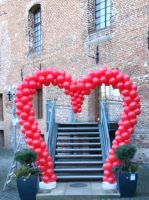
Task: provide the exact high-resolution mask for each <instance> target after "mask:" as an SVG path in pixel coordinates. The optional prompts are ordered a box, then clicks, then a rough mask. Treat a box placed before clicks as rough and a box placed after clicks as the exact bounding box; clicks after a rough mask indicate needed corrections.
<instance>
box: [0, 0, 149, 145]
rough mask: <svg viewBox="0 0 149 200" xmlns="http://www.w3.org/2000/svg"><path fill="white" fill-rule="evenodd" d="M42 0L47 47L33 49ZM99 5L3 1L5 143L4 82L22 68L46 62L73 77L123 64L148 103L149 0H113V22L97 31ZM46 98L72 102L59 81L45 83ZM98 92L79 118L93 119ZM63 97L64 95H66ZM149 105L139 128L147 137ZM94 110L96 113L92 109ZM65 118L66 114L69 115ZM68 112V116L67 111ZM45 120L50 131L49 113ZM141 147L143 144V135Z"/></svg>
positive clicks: (85, 0) (0, 67)
mask: <svg viewBox="0 0 149 200" xmlns="http://www.w3.org/2000/svg"><path fill="white" fill-rule="evenodd" d="M36 3H39V4H41V13H42V51H41V54H38V55H37V54H34V53H29V37H28V32H29V26H28V14H29V13H28V12H29V10H30V8H31V7H32V6H33V5H34V4H36ZM93 8H94V6H93V5H92V4H91V1H90V0H69V1H68V0H63V1H59V0H51V1H48V0H44V1H43V0H32V1H31V0H28V1H25V0H22V1H21V2H19V3H18V2H16V1H15V0H11V1H9V0H5V1H0V30H1V31H0V44H1V56H0V93H4V119H5V120H4V121H3V122H0V126H1V127H0V129H2V128H3V129H4V134H5V145H6V146H7V147H8V146H10V145H9V144H10V135H11V131H10V127H11V125H10V118H11V114H10V113H9V111H8V109H7V107H9V106H8V105H7V104H8V101H7V95H6V92H5V90H4V88H6V87H7V89H8V87H9V86H10V85H12V84H16V85H17V84H19V83H20V82H21V75H20V74H21V69H22V70H23V73H24V76H25V75H27V74H30V73H32V72H33V71H35V70H36V69H38V68H39V66H40V64H41V65H42V67H54V68H57V69H65V70H66V71H67V72H68V73H70V74H72V76H73V78H80V77H82V76H84V75H85V74H86V73H87V71H89V70H91V69H97V68H100V67H101V66H102V65H107V66H109V67H120V68H121V70H122V71H123V72H125V73H128V74H129V75H130V76H131V77H132V78H133V80H134V81H135V82H137V84H138V86H139V94H140V96H141V101H142V103H143V104H147V101H148V95H149V94H148V90H149V78H148V71H149V50H148V48H147V31H148V21H149V2H148V0H134V1H128V0H125V1H124V0H119V1H116V0H111V25H110V27H108V28H107V29H103V30H100V31H97V32H95V31H94V30H93V28H92V29H91V27H93V26H92V25H93V24H90V23H92V22H93V21H92V20H93V18H92V17H93V15H92V13H93V10H92V9H93ZM97 46H98V47H99V55H100V57H99V59H100V62H99V64H98V65H96V63H95V60H94V59H92V58H91V56H93V55H95V53H96V47H97ZM43 92H44V102H45V101H46V98H51V99H53V98H56V99H57V103H58V104H59V105H63V104H65V105H68V104H69V97H65V96H64V95H63V92H62V91H60V90H57V89H56V88H54V87H49V88H46V87H44V89H43ZM94 96H95V94H94V92H93V94H91V95H90V96H89V97H87V98H86V100H85V103H84V106H83V112H82V113H81V114H79V115H77V116H76V118H77V120H85V121H87V120H92V119H93V118H94V116H95V112H96V111H95V99H94ZM62 99H63V101H62ZM147 111H148V109H147V108H143V114H142V115H141V117H140V118H139V123H140V125H141V124H142V121H143V122H144V124H145V125H144V126H145V127H144V126H143V128H142V129H140V127H142V126H140V127H139V128H138V129H136V133H138V130H141V133H140V134H146V135H147V137H148V134H149V131H148V130H149V128H148V114H147ZM90 113H92V114H90ZM64 118H65V117H64ZM66 118H67V117H66ZM39 122H40V125H41V127H42V130H43V132H45V125H44V124H45V108H44V118H43V119H41V120H40V121H39ZM139 141H140V144H139V145H140V147H141V145H142V147H143V145H144V143H143V142H142V140H139Z"/></svg>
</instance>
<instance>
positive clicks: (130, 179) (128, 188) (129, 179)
mask: <svg viewBox="0 0 149 200" xmlns="http://www.w3.org/2000/svg"><path fill="white" fill-rule="evenodd" d="M137 181H138V174H137V173H127V172H120V173H119V174H118V176H117V184H118V190H119V192H120V196H121V197H134V196H135V194H136V188H137Z"/></svg>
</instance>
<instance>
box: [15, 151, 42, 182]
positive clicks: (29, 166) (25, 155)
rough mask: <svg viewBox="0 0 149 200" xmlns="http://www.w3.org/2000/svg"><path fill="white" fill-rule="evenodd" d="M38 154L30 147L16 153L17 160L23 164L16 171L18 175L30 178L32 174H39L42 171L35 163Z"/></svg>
mask: <svg viewBox="0 0 149 200" xmlns="http://www.w3.org/2000/svg"><path fill="white" fill-rule="evenodd" d="M36 159H37V154H36V153H35V152H33V151H32V150H30V149H23V150H21V151H18V152H16V153H15V160H16V161H18V162H19V163H20V164H21V165H22V166H20V168H19V169H17V170H16V171H15V176H16V177H23V178H24V179H27V178H29V177H30V176H31V175H39V174H40V172H39V170H38V168H37V166H36V165H35V162H36Z"/></svg>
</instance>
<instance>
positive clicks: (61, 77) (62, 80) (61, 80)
mask: <svg viewBox="0 0 149 200" xmlns="http://www.w3.org/2000/svg"><path fill="white" fill-rule="evenodd" d="M64 80H65V78H64V77H63V76H62V75H59V76H58V77H57V82H58V83H63V82H64Z"/></svg>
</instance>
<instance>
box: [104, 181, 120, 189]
mask: <svg viewBox="0 0 149 200" xmlns="http://www.w3.org/2000/svg"><path fill="white" fill-rule="evenodd" d="M102 188H103V189H104V190H116V189H117V183H113V184H111V183H108V182H102Z"/></svg>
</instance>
